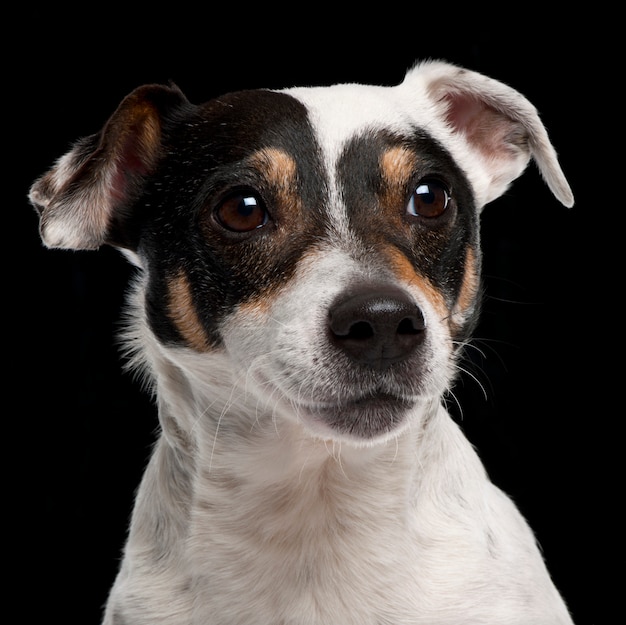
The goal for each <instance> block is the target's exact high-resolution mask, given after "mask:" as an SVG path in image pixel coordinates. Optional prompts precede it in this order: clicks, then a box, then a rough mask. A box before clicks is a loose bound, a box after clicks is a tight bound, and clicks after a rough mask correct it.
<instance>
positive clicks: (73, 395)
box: [3, 5, 609, 625]
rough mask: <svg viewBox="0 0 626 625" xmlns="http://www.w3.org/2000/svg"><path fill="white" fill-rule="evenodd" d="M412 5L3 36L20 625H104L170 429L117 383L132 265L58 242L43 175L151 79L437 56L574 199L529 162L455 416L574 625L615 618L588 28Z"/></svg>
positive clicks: (492, 228) (286, 81)
mask: <svg viewBox="0 0 626 625" xmlns="http://www.w3.org/2000/svg"><path fill="white" fill-rule="evenodd" d="M222 10H223V9H222ZM151 11H154V9H152V10H151ZM398 11H399V9H394V8H392V6H391V5H390V6H389V12H388V14H385V15H381V14H380V7H378V8H377V12H372V13H370V14H369V15H366V16H365V15H361V16H359V18H358V19H357V18H355V16H353V15H347V16H345V17H344V20H343V21H342V23H337V21H336V16H335V15H333V14H332V13H331V12H330V11H329V13H328V15H323V14H322V13H323V12H322V11H321V10H319V9H316V12H317V14H316V15H312V14H311V13H312V10H308V9H303V8H299V9H296V8H292V9H290V12H286V13H284V14H278V13H277V14H274V15H268V14H264V13H260V12H258V13H256V14H254V15H251V14H250V10H249V9H247V8H245V7H244V6H236V7H235V6H233V7H232V13H229V14H225V13H222V14H221V15H220V16H215V15H213V14H211V13H208V14H206V15H204V16H200V15H199V14H198V13H197V12H194V11H191V10H189V13H187V14H184V13H183V12H182V11H180V12H179V13H178V14H177V15H171V14H165V13H164V14H163V16H161V17H159V16H157V15H154V14H153V13H151V14H150V16H149V17H148V16H146V15H142V16H140V18H141V19H138V17H137V15H136V14H135V16H134V17H133V18H131V17H130V16H129V15H126V14H125V13H124V12H123V11H118V12H114V11H111V10H109V11H108V12H107V11H105V10H104V9H100V10H93V11H92V12H91V13H90V15H89V16H86V15H85V16H82V15H80V14H78V15H77V14H70V13H69V12H68V13H67V14H63V13H62V12H59V10H58V9H56V8H55V9H53V8H50V9H30V10H28V11H27V10H24V9H20V13H23V15H22V16H21V17H20V18H19V19H18V20H17V22H16V23H13V24H8V23H7V24H6V25H5V29H6V30H8V31H10V30H12V29H14V28H15V29H16V32H15V33H13V34H14V35H17V40H18V41H19V45H17V46H16V45H13V46H12V47H11V48H10V49H7V50H5V52H4V58H5V61H6V63H5V66H6V68H7V69H6V73H5V76H4V80H5V98H4V100H5V111H6V113H5V124H6V127H5V133H6V142H5V161H6V159H7V158H8V159H9V161H10V163H9V165H8V172H9V175H8V179H7V178H5V183H4V185H3V186H4V188H5V189H8V192H9V199H10V201H9V205H8V206H6V207H5V223H7V222H6V219H7V217H8V223H9V228H8V229H7V230H5V236H4V239H5V241H6V242H7V243H8V245H5V253H4V256H5V263H4V267H5V281H4V286H5V290H4V292H5V300H4V301H5V305H4V310H5V325H4V327H5V333H6V338H7V339H8V341H6V342H5V345H8V351H6V352H5V357H6V358H7V362H6V364H7V365H8V367H7V369H8V375H6V376H5V377H6V379H7V381H8V387H7V394H8V395H9V396H11V397H14V398H15V399H16V400H17V401H14V402H13V407H12V408H10V409H9V410H7V411H6V412H5V425H6V427H7V429H6V430H5V431H6V432H9V434H7V435H6V436H5V439H4V440H5V457H7V458H9V459H10V462H9V465H8V469H7V470H6V475H7V480H6V499H7V502H10V506H11V507H10V512H9V513H8V514H7V517H9V518H11V519H15V520H16V521H17V523H16V526H15V528H14V529H15V531H14V533H13V534H11V536H12V537H11V538H10V539H9V541H10V542H11V541H15V544H14V545H11V544H9V550H11V548H13V547H15V548H17V549H18V553H20V554H21V557H20V558H19V565H20V567H21V568H19V569H16V570H19V571H20V574H18V575H15V576H14V578H13V580H12V583H14V584H16V585H17V586H22V585H23V584H27V585H28V587H29V588H31V589H35V594H34V598H33V599H32V600H31V599H28V598H27V599H20V600H19V601H18V600H17V599H15V602H16V604H19V606H20V609H21V610H23V614H24V618H23V619H17V620H18V621H19V622H33V623H34V622H41V621H38V620H36V619H35V618H34V615H35V614H37V613H38V612H40V611H41V612H42V613H43V614H45V615H46V616H47V617H50V618H51V619H56V618H57V616H58V618H59V619H60V620H59V622H63V623H66V624H73V623H77V624H78V623H81V624H82V625H91V624H94V625H95V624H96V623H97V622H98V618H99V614H100V609H101V605H102V604H103V602H104V601H105V598H106V593H107V590H108V588H109V586H110V584H111V583H112V581H113V578H114V575H115V572H116V569H117V565H118V559H119V554H120V549H121V546H122V544H123V541H124V536H125V531H126V525H127V520H128V516H129V513H130V510H131V507H132V498H133V492H134V489H135V488H136V486H137V484H138V481H139V479H140V476H141V473H142V470H143V467H144V466H145V462H146V459H147V457H148V453H149V448H150V445H151V443H152V441H153V437H154V431H155V429H156V425H157V422H156V417H155V414H154V411H153V407H152V404H151V402H150V399H149V398H148V397H146V396H145V395H144V394H142V393H141V391H140V389H139V387H138V385H137V384H136V383H135V382H134V381H133V379H132V378H131V377H130V376H129V375H126V374H122V372H121V368H120V359H119V354H118V351H117V346H116V344H115V335H116V332H117V329H118V323H119V318H120V314H119V313H120V306H121V305H122V302H123V296H124V292H125V285H126V280H127V278H128V276H129V272H128V267H127V265H126V262H125V261H124V259H123V258H122V257H121V255H120V254H119V253H117V252H116V251H114V250H110V249H103V250H101V251H99V252H92V253H89V252H78V253H73V252H63V251H50V250H46V249H44V248H43V247H42V245H41V243H40V241H39V238H38V232H37V218H36V215H35V212H34V210H33V209H32V207H30V206H29V205H28V202H27V199H26V195H27V192H28V188H29V185H30V184H31V182H32V181H33V180H34V179H35V178H36V177H37V176H39V175H40V174H41V173H43V172H44V171H45V170H46V169H47V168H49V167H50V165H51V164H52V162H53V160H54V159H56V158H57V157H59V156H61V155H62V154H63V153H64V152H65V151H66V150H67V149H68V148H69V146H70V144H71V143H72V142H73V141H74V140H75V139H77V138H78V137H80V136H83V135H86V134H91V133H92V132H95V131H97V130H99V128H100V127H101V125H102V124H103V122H104V121H105V120H106V119H107V117H108V116H109V115H110V114H111V113H112V111H113V110H114V108H115V107H116V106H117V104H118V102H119V101H120V100H121V98H122V97H123V96H124V95H126V93H128V92H129V91H131V90H132V89H133V88H134V87H136V86H138V85H140V84H143V83H147V82H167V81H170V80H173V81H174V82H176V83H177V84H178V85H179V86H180V87H181V88H182V89H183V91H184V92H185V93H186V94H187V96H188V98H189V99H190V100H191V101H192V102H196V103H199V102H201V101H204V100H207V99H209V98H211V97H213V96H216V95H219V94H221V93H224V92H226V91H230V90H234V89H241V88H255V87H270V88H281V87H289V86H294V85H307V84H331V83H334V82H367V83H374V84H395V83H397V82H399V81H401V80H402V78H403V75H404V73H405V71H406V69H407V68H408V67H409V66H411V65H412V64H413V62H414V61H415V60H417V59H423V58H443V59H446V60H449V61H451V62H454V63H457V64H460V65H464V66H467V67H469V68H471V69H474V70H478V71H480V72H483V73H485V74H488V75H490V76H492V77H494V78H498V79H500V80H502V81H504V82H507V83H509V84H511V85H512V86H514V87H515V88H516V89H518V90H519V91H521V92H522V93H524V94H525V95H526V96H527V97H528V98H529V99H530V100H531V101H532V102H533V103H534V104H535V106H537V108H538V110H539V112H540V114H541V116H542V119H543V121H544V123H545V124H546V126H547V128H548V131H549V133H550V137H551V139H552V141H553V143H554V145H555V147H556V149H557V151H558V153H559V156H560V160H561V164H562V167H563V169H564V171H565V174H566V176H567V177H568V179H569V181H570V183H571V186H572V188H573V191H574V196H575V199H576V205H575V207H574V208H573V209H566V208H564V207H563V206H561V205H560V204H559V203H558V201H557V200H556V199H555V198H554V197H552V195H551V193H550V191H549V190H548V188H547V186H545V185H544V184H543V182H542V180H541V178H540V176H539V174H538V171H537V169H536V167H535V166H534V165H532V164H531V165H530V166H529V168H528V170H527V171H526V173H525V174H524V175H523V176H522V178H520V179H519V180H518V181H516V182H515V183H514V184H513V186H512V188H511V189H510V190H509V191H508V192H507V194H506V195H505V196H504V197H502V198H500V199H498V200H497V201H495V202H493V203H492V204H491V205H489V206H488V207H487V208H486V210H485V212H484V214H483V218H482V219H483V222H482V223H483V235H482V236H483V249H484V271H485V284H486V288H487V296H486V300H485V305H484V311H483V316H482V322H481V324H480V326H479V328H478V331H477V332H476V337H477V340H476V342H475V345H476V346H477V347H479V348H480V349H481V350H482V351H483V353H484V357H478V355H477V352H474V351H473V352H472V354H473V356H472V361H473V362H472V363H470V364H469V365H468V367H469V369H470V370H471V371H472V372H473V374H474V375H475V376H476V377H477V378H478V380H479V382H480V384H481V385H482V386H483V387H484V388H485V393H486V397H485V396H484V395H483V390H482V389H481V387H480V386H479V384H478V383H477V382H476V381H474V380H473V379H472V377H471V376H464V377H462V378H461V380H460V382H459V384H458V385H457V387H456V389H455V396H456V397H457V398H458V400H459V402H460V404H462V406H463V411H462V417H461V416H460V415H459V411H458V410H455V416H456V417H457V418H458V419H459V420H460V422H461V425H462V427H463V428H464V429H465V431H466V433H467V435H468V437H469V438H470V440H471V441H472V442H473V443H474V444H475V445H476V447H477V448H478V451H479V453H480V455H481V457H482V458H483V461H484V463H485V465H486V467H487V469H488V471H489V473H490V475H491V476H492V479H493V480H494V481H495V482H496V483H497V484H498V485H499V486H501V487H502V488H503V489H504V490H506V491H507V492H508V493H509V494H511V495H512V497H513V498H514V499H515V501H516V502H517V504H518V505H519V507H520V508H521V510H522V512H523V513H524V515H525V516H526V517H527V518H528V520H529V521H530V524H531V525H532V527H533V529H534V530H535V532H536V534H537V537H538V540H539V541H540V543H541V545H542V548H543V550H544V553H545V557H546V560H547V562H548V566H549V569H550V571H551V573H552V575H553V578H554V580H555V582H556V584H557V586H558V587H559V589H560V590H561V592H562V594H563V595H564V597H565V599H566V601H567V603H568V604H569V606H570V608H571V611H572V613H573V615H574V617H575V620H576V623H577V625H592V624H598V623H600V622H601V621H600V620H598V617H597V616H596V613H595V604H596V603H597V599H596V598H595V597H594V592H593V588H594V587H595V584H596V580H595V576H596V574H595V573H591V574H590V573H589V571H590V569H593V566H591V564H590V563H591V562H593V561H594V559H595V555H594V554H595V548H594V541H593V540H592V539H590V538H589V535H590V533H591V534H593V535H595V534H596V532H597V530H596V529H592V524H594V523H595V521H596V518H597V516H598V512H597V510H599V508H597V507H596V498H597V496H596V492H597V483H598V481H599V475H598V473H599V472H598V471H597V469H596V468H595V467H596V458H597V456H599V455H601V454H600V452H599V450H598V447H597V443H596V442H594V441H596V440H597V439H596V438H595V432H596V427H597V420H598V417H599V416H600V409H599V403H598V401H597V400H596V396H597V395H598V388H597V387H598V385H599V384H601V382H599V380H602V379H604V371H603V369H604V367H605V366H606V365H604V364H603V363H604V360H603V357H601V356H600V355H599V350H600V347H599V346H601V345H602V344H603V343H602V339H601V338H599V336H598V334H596V330H595V326H594V325H593V324H594V323H595V321H597V319H595V318H594V302H597V301H598V300H601V299H602V294H603V293H604V288H605V287H604V286H603V282H604V280H605V278H606V274H605V265H604V261H602V257H603V255H604V254H606V253H607V249H606V247H605V245H606V244H605V243H602V245H601V244H600V241H599V240H598V238H597V237H598V232H599V230H600V228H599V227H598V221H597V219H598V216H597V213H596V212H595V211H596V210H600V207H599V206H598V205H597V204H598V198H597V196H596V192H597V186H596V184H595V183H596V182H597V181H598V178H599V176H598V177H594V178H593V179H592V180H590V178H589V171H590V170H591V169H593V170H594V172H593V173H594V176H597V174H598V169H599V167H598V165H597V161H598V160H600V159H599V157H598V151H597V150H596V149H595V148H594V146H593V145H592V144H593V141H594V136H593V133H590V132H589V130H587V129H585V125H586V124H585V121H586V120H587V119H588V116H589V114H590V111H591V108H592V106H593V105H594V104H595V99H596V98H595V95H594V93H593V90H591V89H589V69H588V68H589V67H590V65H589V63H590V60H589V58H590V57H589V55H590V54H593V52H592V53H590V51H589V48H588V46H586V45H584V39H585V33H586V32H587V27H588V26H589V25H588V24H587V23H586V22H585V20H583V19H582V16H581V19H580V20H579V19H578V18H577V17H575V18H574V17H570V18H569V19H570V23H569V26H568V27H567V28H562V27H560V26H555V25H551V24H547V23H546V22H545V18H544V17H542V16H536V15H534V16H518V17H519V19H518V20H517V21H516V22H515V23H514V24H513V23H511V21H510V20H509V19H508V18H507V19H506V20H504V19H503V20H502V23H501V24H499V23H498V21H497V19H496V22H495V23H494V21H493V19H494V18H493V16H492V18H491V23H490V25H489V27H487V26H486V24H485V22H484V21H483V20H482V19H476V20H475V24H476V25H473V26H472V25H471V24H472V22H471V21H469V20H468V21H466V18H464V17H460V16H454V15H453V14H454V10H453V9H451V8H444V7H443V6H442V7H440V10H438V11H434V12H433V15H431V16H426V15H424V14H423V10H420V11H417V10H416V13H415V14H412V15H409V14H407V11H406V9H402V10H401V11H400V13H401V14H398ZM442 11H445V12H449V13H450V14H449V15H442V14H441V12H442ZM281 13H282V11H281ZM455 17H456V18H457V19H456V21H454V20H455ZM474 17H477V16H474ZM478 17H480V16H478ZM573 19H575V20H576V21H575V22H572V21H571V20H573ZM453 25H454V27H453ZM5 34H6V33H5ZM591 155H595V156H593V158H594V159H595V160H596V163H595V164H594V165H593V167H590V158H591ZM604 193H605V194H606V195H604V196H603V197H604V199H605V200H607V199H608V198H607V195H608V191H607V189H606V188H605V189H604ZM591 209H593V210H591ZM592 214H594V215H595V217H591V215H592ZM603 241H604V235H603ZM602 323H604V324H608V323H609V321H608V320H606V321H603V322H602ZM603 330H604V329H603V328H601V331H603ZM606 392H607V391H606V390H603V391H601V392H600V394H606ZM9 426H10V427H9ZM14 428H15V429H16V432H15V434H13V430H14ZM13 510H15V511H16V513H15V514H14V513H13V512H12V511H13ZM594 511H595V512H594ZM24 530H25V531H24ZM26 536H27V537H28V538H26ZM18 545H19V547H18ZM25 545H27V546H28V547H29V549H28V550H26V549H24V548H23V546H25ZM24 554H27V555H24ZM16 592H17V591H16ZM31 618H32V620H31ZM338 625H341V624H338ZM529 625H532V624H529Z"/></svg>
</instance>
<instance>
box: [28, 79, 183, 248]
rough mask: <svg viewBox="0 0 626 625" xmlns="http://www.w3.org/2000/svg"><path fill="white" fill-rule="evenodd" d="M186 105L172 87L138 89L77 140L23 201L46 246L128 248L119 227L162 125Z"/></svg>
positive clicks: (155, 152) (157, 147) (153, 159)
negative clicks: (35, 219) (31, 210)
mask: <svg viewBox="0 0 626 625" xmlns="http://www.w3.org/2000/svg"><path fill="white" fill-rule="evenodd" d="M187 105H189V102H188V101H187V99H186V98H185V96H184V95H183V94H182V92H181V91H180V90H179V89H178V88H177V87H176V86H164V85H144V86H142V87H138V88H137V89H135V90H134V91H133V92H132V93H130V94H129V95H128V96H126V98H124V100H123V101H122V103H121V104H120V105H119V107H118V108H117V110H116V111H115V113H114V114H113V115H112V116H111V118H110V119H109V120H108V122H107V123H106V125H105V126H104V128H103V129H102V130H101V131H100V133H98V134H95V135H91V136H89V137H86V138H84V139H82V140H80V141H79V142H77V143H76V144H75V145H74V147H73V148H72V150H70V151H69V152H68V153H67V154H65V156H63V157H61V158H60V159H59V160H58V161H57V162H56V164H55V165H54V167H52V169H50V171H48V172H47V173H45V174H44V175H43V176H41V177H40V178H39V179H37V180H36V181H35V182H34V184H33V185H32V187H31V189H30V193H29V199H30V201H31V202H32V204H33V205H34V206H35V208H36V209H37V211H38V212H39V215H40V233H41V238H42V240H43V242H44V244H45V245H46V246H48V247H51V248H65V249H74V250H85V249H96V248H98V247H100V246H101V245H103V244H105V243H107V244H111V245H115V246H119V247H123V248H124V247H125V248H129V249H132V247H133V242H132V240H131V239H132V236H130V235H129V230H128V229H126V228H124V227H123V224H124V222H125V221H126V220H127V217H128V215H127V214H126V209H127V207H128V206H129V204H130V202H132V200H133V199H134V198H135V197H136V196H137V194H138V193H139V191H140V189H141V186H142V184H143V181H144V179H145V176H146V175H147V174H149V173H150V172H151V171H152V170H153V168H154V166H155V165H156V163H157V161H158V159H159V155H160V151H161V135H162V128H163V122H164V120H165V119H166V118H167V116H169V115H172V114H173V113H174V112H175V111H176V110H178V109H179V108H180V107H183V106H187Z"/></svg>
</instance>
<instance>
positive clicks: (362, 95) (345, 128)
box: [282, 83, 451, 226]
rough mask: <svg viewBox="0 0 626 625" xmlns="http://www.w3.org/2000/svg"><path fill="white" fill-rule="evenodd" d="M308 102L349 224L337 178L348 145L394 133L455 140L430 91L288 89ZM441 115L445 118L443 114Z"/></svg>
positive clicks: (335, 196) (336, 207)
mask: <svg viewBox="0 0 626 625" xmlns="http://www.w3.org/2000/svg"><path fill="white" fill-rule="evenodd" d="M282 92H283V93H286V94H288V95H290V96H292V97H294V98H296V99H297V100H299V101H300V102H302V103H303V104H304V105H305V106H306V108H307V110H308V113H309V119H310V121H311V125H312V126H313V128H314V130H315V133H316V138H317V140H318V142H319V145H320V148H321V150H322V152H323V156H324V162H325V164H326V166H327V171H328V178H329V183H330V193H331V197H330V207H329V209H330V211H332V213H331V214H332V215H333V216H334V217H335V219H336V220H338V222H339V223H342V224H343V225H344V226H345V216H344V212H343V210H342V209H341V200H340V198H341V193H340V189H339V188H338V181H337V176H336V167H337V161H338V159H339V158H340V156H341V154H342V152H343V150H344V149H345V147H346V145H347V144H348V142H349V141H350V140H351V139H353V138H354V137H358V136H361V135H363V134H364V133H376V132H383V131H384V132H391V133H394V134H398V135H400V136H402V135H403V136H407V137H408V136H410V135H411V134H412V133H414V132H415V130H416V129H417V128H421V129H423V130H425V131H426V132H429V133H431V134H432V135H433V136H434V137H444V136H445V137H449V136H450V134H451V132H450V129H449V127H448V126H447V124H446V123H445V122H444V121H443V117H442V113H443V107H442V105H441V104H439V105H438V104H437V103H436V102H433V100H432V99H430V98H429V97H428V95H427V92H426V90H425V89H424V90H419V89H415V88H412V89H408V88H407V87H406V85H405V84H404V83H402V84H400V85H396V86H393V87H383V86H372V85H361V84H339V85H333V86H330V87H295V88H292V89H285V90H283V91H282ZM440 115H441V116H440Z"/></svg>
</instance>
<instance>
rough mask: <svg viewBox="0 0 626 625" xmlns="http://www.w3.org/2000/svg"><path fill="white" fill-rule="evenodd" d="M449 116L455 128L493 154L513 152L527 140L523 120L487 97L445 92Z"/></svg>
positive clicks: (477, 146) (447, 114)
mask: <svg viewBox="0 0 626 625" xmlns="http://www.w3.org/2000/svg"><path fill="white" fill-rule="evenodd" d="M444 97H445V100H446V101H447V103H448V109H447V111H446V120H447V121H448V123H449V124H450V125H451V126H452V127H453V128H454V130H456V131H459V132H462V133H463V134H464V135H465V136H466V138H467V140H468V141H469V142H470V143H471V144H472V145H473V146H474V147H475V148H477V149H479V150H480V151H481V152H483V153H484V154H485V155H487V156H490V157H496V158H497V157H502V156H510V155H511V153H512V152H515V151H516V147H519V146H521V145H522V144H523V143H525V139H526V134H525V132H524V129H523V127H522V126H521V124H519V123H517V122H515V121H514V120H513V119H511V118H510V117H508V116H507V115H505V114H504V113H502V112H501V111H498V110H497V109H495V108H492V107H491V106H489V105H488V104H487V103H486V102H485V101H484V100H481V99H480V98H477V97H475V96H473V95H469V94H466V93H446V94H445V96H444Z"/></svg>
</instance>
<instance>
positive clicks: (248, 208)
mask: <svg viewBox="0 0 626 625" xmlns="http://www.w3.org/2000/svg"><path fill="white" fill-rule="evenodd" d="M215 217H216V219H217V221H218V222H219V223H220V225H222V226H223V227H224V228H226V229H227V230H231V231H233V232H250V231H252V230H256V229H257V228H261V227H263V226H264V225H265V224H266V223H267V221H268V215H267V210H266V208H265V204H264V203H263V200H261V198H260V197H259V196H258V195H256V194H255V193H253V192H252V191H239V192H237V193H233V194H232V195H229V196H228V197H227V198H225V199H224V200H223V201H222V203H221V204H220V205H219V206H218V207H217V210H216V211H215Z"/></svg>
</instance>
